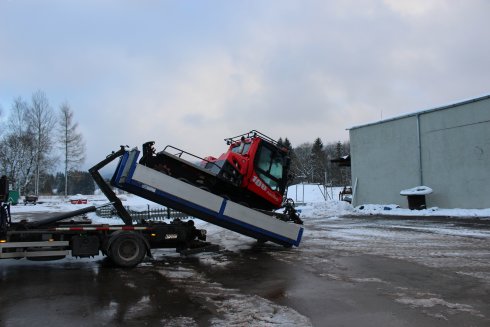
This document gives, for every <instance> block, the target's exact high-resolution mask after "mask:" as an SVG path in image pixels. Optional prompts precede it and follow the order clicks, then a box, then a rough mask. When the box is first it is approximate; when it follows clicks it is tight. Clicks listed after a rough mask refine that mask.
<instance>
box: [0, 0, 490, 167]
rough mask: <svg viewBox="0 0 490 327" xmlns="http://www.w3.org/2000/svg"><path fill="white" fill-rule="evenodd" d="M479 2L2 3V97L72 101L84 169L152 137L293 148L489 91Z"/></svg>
mask: <svg viewBox="0 0 490 327" xmlns="http://www.w3.org/2000/svg"><path fill="white" fill-rule="evenodd" d="M489 13H490V1H488V0H481V1H478V0H464V1H458V0H454V1H452V0H447V1H442V0H406V1H405V0H384V1H383V0H352V1H349V0H339V1H333V0H332V1H330V0H318V1H314V0H298V1H293V0H291V1H288V0H277V1H272V0H271V1H267V0H258V1H251V0H247V1H231V0H223V1H203V0H201V1H197V0H196V1H178V0H175V1H150V0H145V1H136V0H134V1H121V0H117V1H116V0H114V1H111V0H106V1H103V0H93V1H86V0H85V1H65V0H58V1H56V0H52V1H50V0H45V1H39V0H31V1H29V0H10V1H8V0H0V106H1V107H2V108H3V119H5V117H6V116H7V115H8V111H9V108H10V107H11V105H12V102H13V99H14V98H15V97H18V96H22V97H24V98H25V99H27V100H29V99H30V96H31V95H32V93H34V92H35V91H37V90H43V91H44V92H45V93H46V95H47V97H48V99H49V100H50V103H51V106H52V107H53V110H55V111H58V110H59V105H60V104H61V103H62V102H64V101H67V102H68V103H69V104H70V106H71V108H72V110H73V111H74V112H75V120H76V121H78V123H79V124H80V131H81V132H82V133H83V136H84V138H85V140H86V143H87V162H86V164H85V165H84V168H87V167H89V166H92V165H93V164H94V163H96V162H97V161H100V160H102V159H103V158H104V157H105V156H106V155H107V154H108V153H110V152H111V151H112V150H116V149H117V148H118V146H119V145H121V144H128V145H130V146H139V147H141V144H142V143H143V142H145V141H148V140H154V141H156V142H157V145H156V146H157V148H159V149H162V148H163V146H165V145H167V144H172V145H174V146H177V147H181V148H184V149H185V150H188V151H190V152H193V153H195V154H197V155H200V156H206V155H215V156H216V155H219V154H220V153H221V152H222V151H224V150H225V147H226V146H225V144H224V142H223V138H225V137H229V136H234V135H238V134H240V133H243V132H246V131H248V130H251V129H258V130H260V131H262V132H263V133H265V134H267V135H269V136H271V137H273V138H278V137H280V136H281V137H288V138H289V139H290V140H291V142H292V143H293V145H294V146H297V145H300V144H301V143H304V142H309V141H310V142H311V141H313V140H314V139H315V138H316V137H320V138H321V139H322V140H323V142H324V143H328V142H334V141H338V140H341V141H344V140H348V137H349V135H348V131H347V130H346V129H347V128H349V127H352V126H355V125H360V124H365V123H371V122H374V121H378V120H380V119H381V118H390V117H394V116H398V115H400V114H405V113H410V112H415V111H419V110H423V109H430V108H434V107H438V106H441V105H445V104H450V103H454V102H458V101H460V100H464V99H469V98H474V97H478V96H482V95H487V94H490V19H489V18H488V17H489Z"/></svg>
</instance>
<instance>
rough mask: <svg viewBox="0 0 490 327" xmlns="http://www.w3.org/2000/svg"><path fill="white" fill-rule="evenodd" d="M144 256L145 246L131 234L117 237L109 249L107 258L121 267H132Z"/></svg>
mask: <svg viewBox="0 0 490 327" xmlns="http://www.w3.org/2000/svg"><path fill="white" fill-rule="evenodd" d="M145 255H146V246H145V244H144V243H143V241H142V240H141V239H140V238H139V237H137V236H135V235H131V234H122V235H120V236H118V237H117V238H116V239H115V240H114V242H113V243H112V245H111V247H110V249H109V258H110V259H111V260H112V261H113V262H114V263H115V264H116V265H118V266H121V267H134V266H136V265H137V264H138V263H140V262H141V261H142V260H143V258H144V257H145Z"/></svg>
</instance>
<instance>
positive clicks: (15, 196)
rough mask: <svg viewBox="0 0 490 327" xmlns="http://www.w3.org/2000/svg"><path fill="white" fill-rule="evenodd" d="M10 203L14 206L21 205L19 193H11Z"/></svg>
mask: <svg viewBox="0 0 490 327" xmlns="http://www.w3.org/2000/svg"><path fill="white" fill-rule="evenodd" d="M9 201H10V204H12V205H16V204H17V203H19V191H9Z"/></svg>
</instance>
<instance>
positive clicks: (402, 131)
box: [350, 97, 490, 208]
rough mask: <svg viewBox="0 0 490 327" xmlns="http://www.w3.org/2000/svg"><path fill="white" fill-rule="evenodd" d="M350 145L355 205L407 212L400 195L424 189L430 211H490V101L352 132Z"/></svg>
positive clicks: (431, 111) (405, 118)
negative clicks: (385, 206) (392, 207)
mask: <svg viewBox="0 0 490 327" xmlns="http://www.w3.org/2000/svg"><path fill="white" fill-rule="evenodd" d="M350 142H351V164H352V183H353V186H355V190H354V192H355V196H354V199H353V204H354V205H355V206H358V205H361V204H369V203H375V204H398V205H400V206H401V207H405V208H406V207H407V203H408V202H407V199H406V197H403V196H400V194H399V193H400V191H401V190H403V189H407V188H412V187H415V186H419V185H426V186H429V187H431V188H432V189H433V190H434V193H432V194H431V195H428V196H427V206H428V207H434V206H437V207H441V208H489V207H490V97H486V98H483V99H482V100H478V101H474V102H467V103H465V104H462V105H458V106H450V107H446V108H441V109H438V110H429V111H425V112H420V113H418V114H414V115H410V116H405V117H401V118H398V119H393V120H389V121H384V122H380V123H377V124H371V125H366V126H361V127H356V128H352V129H351V130H350ZM419 144H420V147H419ZM356 180H357V183H356Z"/></svg>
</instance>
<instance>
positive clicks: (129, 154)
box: [111, 149, 303, 247]
mask: <svg viewBox="0 0 490 327" xmlns="http://www.w3.org/2000/svg"><path fill="white" fill-rule="evenodd" d="M138 156H139V151H138V150H136V149H134V150H131V151H125V153H124V154H123V155H122V157H121V159H120V162H119V164H118V166H117V168H116V171H115V173H114V175H113V177H112V180H111V185H113V186H114V187H117V188H119V189H122V190H124V191H127V192H129V193H132V194H135V195H138V196H140V197H142V198H145V199H147V200H150V201H153V202H155V203H158V204H161V205H164V206H167V207H170V208H173V209H175V210H178V211H181V212H184V213H187V214H189V215H191V216H193V217H196V218H199V219H201V220H204V221H207V222H209V223H212V224H214V225H217V226H220V227H223V228H226V229H229V230H232V231H234V232H236V233H239V234H242V235H246V236H249V237H252V238H255V239H257V240H259V241H270V242H273V243H276V244H280V245H283V246H286V247H290V246H293V245H294V246H298V245H299V243H300V242H301V237H302V234H303V228H302V227H301V226H300V225H298V224H294V223H290V222H285V221H282V220H279V219H277V218H274V217H272V216H269V215H266V214H264V213H262V212H259V211H257V210H254V209H251V208H248V207H246V206H243V205H240V204H238V203H235V202H233V201H230V200H228V199H226V198H223V197H220V196H218V195H215V194H213V193H210V192H208V191H206V190H203V189H200V188H198V187H196V186H193V185H191V184H188V183H186V182H183V181H181V180H179V179H177V178H174V177H172V176H169V175H166V174H164V173H161V172H159V171H157V170H154V169H151V168H148V167H146V166H144V165H141V164H138V162H137V159H138Z"/></svg>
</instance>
